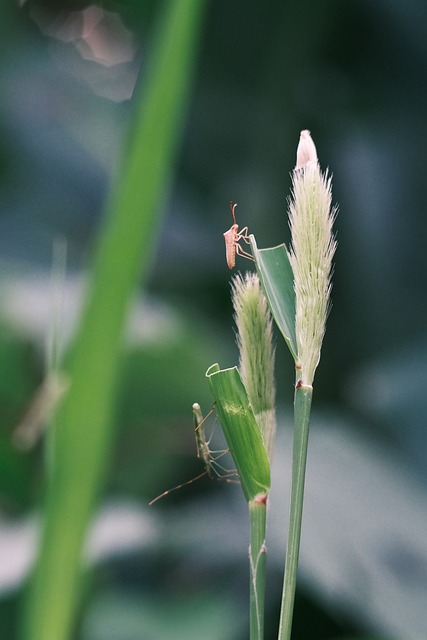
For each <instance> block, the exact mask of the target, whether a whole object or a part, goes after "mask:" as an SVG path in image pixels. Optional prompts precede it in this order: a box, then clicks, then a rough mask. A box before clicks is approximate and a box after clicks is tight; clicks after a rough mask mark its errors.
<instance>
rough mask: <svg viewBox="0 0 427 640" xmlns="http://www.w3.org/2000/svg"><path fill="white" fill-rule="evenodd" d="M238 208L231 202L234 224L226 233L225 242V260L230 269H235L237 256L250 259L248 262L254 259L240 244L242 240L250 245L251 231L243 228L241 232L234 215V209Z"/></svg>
mask: <svg viewBox="0 0 427 640" xmlns="http://www.w3.org/2000/svg"><path fill="white" fill-rule="evenodd" d="M236 207H237V204H233V203H232V202H230V211H231V215H232V216H233V224H232V225H231V227H230V228H229V230H228V231H226V232H225V233H224V240H225V259H226V260H227V265H228V267H229V268H230V269H234V267H235V265H236V254H237V255H238V256H243V257H244V258H248V260H252V262H253V260H254V259H253V257H252V256H251V254H250V253H248V252H247V251H245V250H244V249H242V247H241V246H240V244H239V242H240V240H244V241H245V242H246V244H249V231H248V227H243V229H241V230H240V231H239V225H238V224H237V222H236V216H235V213H234V209H235V208H236Z"/></svg>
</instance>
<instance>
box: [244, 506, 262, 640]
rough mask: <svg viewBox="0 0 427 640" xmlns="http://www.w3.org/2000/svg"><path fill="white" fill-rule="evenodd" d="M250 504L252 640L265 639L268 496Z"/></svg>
mask: <svg viewBox="0 0 427 640" xmlns="http://www.w3.org/2000/svg"><path fill="white" fill-rule="evenodd" d="M248 504H249V517H250V526H251V543H250V546H249V565H250V581H251V584H250V640H263V638H264V601H265V561H266V547H265V528H266V514H267V496H266V494H259V495H258V496H256V497H255V498H254V499H253V500H250V502H249V503H248Z"/></svg>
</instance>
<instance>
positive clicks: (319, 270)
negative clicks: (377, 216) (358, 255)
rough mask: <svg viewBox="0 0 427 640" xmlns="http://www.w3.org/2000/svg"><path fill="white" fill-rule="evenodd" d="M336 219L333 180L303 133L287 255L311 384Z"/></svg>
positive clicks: (302, 357)
mask: <svg viewBox="0 0 427 640" xmlns="http://www.w3.org/2000/svg"><path fill="white" fill-rule="evenodd" d="M335 215H336V208H334V207H332V191H331V177H330V176H329V175H328V172H327V171H326V172H325V173H324V174H322V172H321V171H320V167H319V164H318V161H317V154H316V148H315V146H314V143H313V141H312V139H311V136H310V133H309V132H308V131H302V132H301V139H300V143H299V146H298V151H297V163H296V167H295V169H294V171H293V175H292V193H291V198H290V201H289V225H290V229H291V237H292V245H291V248H290V250H289V252H288V255H289V261H290V263H291V266H292V269H293V273H294V286H295V296H296V318H295V326H296V339H297V347H298V364H299V366H300V370H301V382H302V383H303V384H306V385H311V384H312V383H313V379H314V374H315V371H316V368H317V365H318V364H319V359H320V350H321V347H322V341H323V336H324V334H325V328H326V319H327V315H328V311H329V305H330V292H331V274H332V258H333V255H334V252H335V248H336V242H335V238H334V235H333V229H332V227H333V223H334V219H335Z"/></svg>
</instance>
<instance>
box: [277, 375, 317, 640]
mask: <svg viewBox="0 0 427 640" xmlns="http://www.w3.org/2000/svg"><path fill="white" fill-rule="evenodd" d="M312 396H313V387H312V386H311V385H303V384H301V383H300V382H299V381H298V376H297V384H296V387H295V398H294V444H293V454H292V483H291V506H290V516H289V533H288V541H287V546H286V565H285V576H284V581H283V593H282V605H281V610H280V623H279V636H278V640H290V638H291V630H292V618H293V610H294V602H295V589H296V581H297V573H298V559H299V548H300V540H301V523H302V510H303V501H304V482H305V468H306V461H307V447H308V433H309V422H310V410H311V400H312Z"/></svg>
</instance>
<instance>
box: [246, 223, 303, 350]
mask: <svg viewBox="0 0 427 640" xmlns="http://www.w3.org/2000/svg"><path fill="white" fill-rule="evenodd" d="M249 239H250V243H251V250H252V255H253V257H254V260H255V264H256V268H257V272H258V276H259V279H260V281H261V284H262V287H263V289H264V293H265V296H266V298H267V300H268V303H269V305H270V309H271V312H272V314H273V318H274V320H275V321H276V324H277V326H278V327H279V330H280V332H281V333H282V335H283V337H284V339H285V341H286V344H287V345H288V347H289V350H290V352H291V354H292V356H293V358H294V360H295V361H297V356H298V349H297V341H296V335H295V291H294V276H293V272H292V267H291V265H290V263H289V258H288V254H287V251H286V247H285V245H284V244H280V245H279V246H277V247H271V248H268V249H258V247H257V244H256V241H255V237H254V236H253V235H251V236H249Z"/></svg>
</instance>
